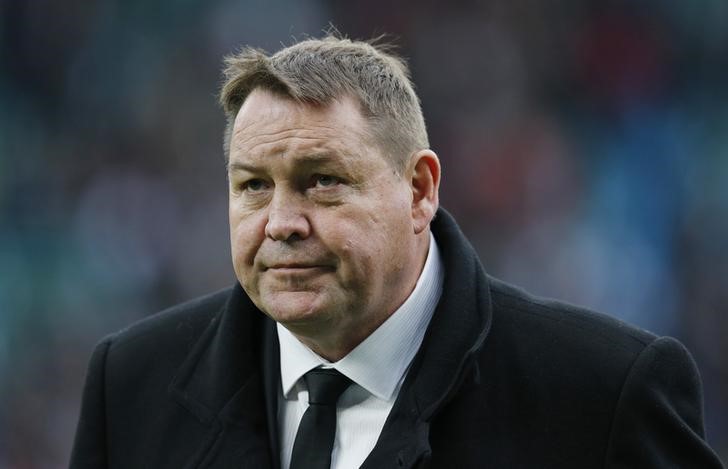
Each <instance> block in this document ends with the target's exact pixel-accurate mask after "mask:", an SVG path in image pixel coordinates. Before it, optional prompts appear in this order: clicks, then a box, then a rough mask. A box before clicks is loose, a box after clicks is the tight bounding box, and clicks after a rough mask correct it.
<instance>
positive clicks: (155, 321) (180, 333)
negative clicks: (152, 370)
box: [97, 287, 232, 368]
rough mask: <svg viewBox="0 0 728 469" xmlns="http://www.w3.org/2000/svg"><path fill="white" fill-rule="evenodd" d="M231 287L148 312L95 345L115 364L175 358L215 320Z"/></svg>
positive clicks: (151, 361)
mask: <svg viewBox="0 0 728 469" xmlns="http://www.w3.org/2000/svg"><path fill="white" fill-rule="evenodd" d="M231 291H232V288H231V287H230V288H225V289H223V290H220V291H217V292H214V293H210V294H207V295H204V296H200V297H198V298H194V299H192V300H189V301H186V302H184V303H180V304H178V305H175V306H172V307H170V308H167V309H165V310H163V311H160V312H158V313H156V314H152V315H151V316H149V317H147V318H144V319H142V320H140V321H137V322H135V323H133V324H131V325H129V326H127V327H125V328H124V329H122V330H120V331H118V332H115V333H113V334H110V335H108V336H106V337H105V338H104V339H102V341H101V343H100V344H99V346H97V349H103V350H104V353H105V354H106V356H107V359H108V360H111V361H114V362H116V364H117V365H124V364H127V363H128V364H132V365H134V366H135V367H136V368H140V365H142V364H144V363H148V364H152V363H159V362H164V361H174V362H177V361H179V360H180V359H181V358H183V357H184V356H186V355H187V353H189V351H190V350H191V349H192V347H193V346H194V345H195V343H197V341H198V340H199V338H200V336H201V335H202V334H203V332H204V331H205V330H206V329H207V328H208V327H209V326H210V325H211V324H212V323H214V322H215V321H216V320H217V318H218V316H219V314H218V313H219V312H220V311H221V310H222V309H223V307H224V306H225V303H226V302H227V300H228V298H229V297H230V294H231ZM122 368H123V366H122Z"/></svg>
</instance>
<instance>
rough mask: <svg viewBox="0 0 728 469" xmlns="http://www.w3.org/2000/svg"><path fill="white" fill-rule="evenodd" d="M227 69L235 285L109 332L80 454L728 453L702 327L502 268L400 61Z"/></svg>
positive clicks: (368, 57) (380, 458)
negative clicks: (581, 301)
mask: <svg viewBox="0 0 728 469" xmlns="http://www.w3.org/2000/svg"><path fill="white" fill-rule="evenodd" d="M225 77H226V82H225V84H224V86H223V89H222V94H221V102H222V104H223V107H224V109H225V112H226V114H227V116H228V128H227V130H226V139H225V141H226V145H225V147H226V153H227V157H228V176H229V215H230V238H231V246H232V257H233V259H232V260H233V265H234V268H235V273H236V276H237V280H238V283H237V284H236V285H235V286H234V287H232V288H230V289H227V290H223V291H221V292H218V293H215V294H212V295H209V296H206V297H203V298H200V299H197V300H194V301H192V302H189V303H186V304H183V305H179V306H176V307H174V308H171V309H169V310H167V311H165V312H162V313H160V314H157V315H154V316H152V317H150V318H148V319H146V320H144V321H141V322H140V323H138V324H135V325H133V326H131V327H129V328H127V329H125V330H123V331H121V332H119V333H116V334H113V335H111V336H109V337H107V338H106V339H105V340H103V341H102V342H101V343H100V344H99V345H98V347H97V349H96V351H95V352H94V355H93V357H92V360H91V364H90V368H89V373H88V377H87V383H86V388H85V391H84V398H83V407H82V412H81V417H80V421H79V427H78V432H77V435H76V441H75V446H74V450H73V455H72V461H71V466H72V467H74V468H82V467H123V468H137V467H153V468H165V467H170V468H183V467H190V468H192V467H231V468H232V467H235V468H244V467H249V468H265V467H282V468H294V469H295V468H319V467H334V468H352V467H360V466H361V467H366V468H390V467H432V468H441V467H465V468H471V467H472V468H479V467H494V468H504V467H507V468H521V467H523V468H525V467H528V468H531V467H534V468H551V467H554V468H557V467H558V468H565V467H574V468H591V467H595V468H596V467H599V468H603V467H639V468H662V467H685V468H688V467H689V468H717V467H721V463H720V462H719V461H718V459H717V457H716V456H715V455H714V453H713V452H712V451H711V449H710V448H709V447H708V446H707V444H706V442H705V441H704V436H703V418H702V398H701V385H700V380H699V376H698V372H697V370H696V368H695V364H694V362H693V361H692V359H691V358H690V356H689V354H688V352H687V351H686V350H685V349H684V348H683V347H682V345H680V344H679V343H678V342H677V341H675V340H673V339H670V338H658V337H655V336H653V335H651V334H650V333H647V332H645V331H641V330H638V329H635V328H633V327H630V326H627V325H625V324H623V323H620V322H618V321H616V320H614V319H611V318H609V317H606V316H602V315H599V314H597V313H592V312H589V311H585V310H582V309H579V308H576V307H573V306H570V305H566V304H563V303H559V302H556V301H549V300H543V299H539V298H534V297H532V296H529V295H528V294H526V293H524V292H523V291H521V290H519V289H517V288H515V287H513V286H510V285H507V284H505V283H503V282H500V281H498V280H496V279H494V278H491V277H489V276H487V275H486V274H485V272H484V271H483V269H482V267H481V265H480V262H479V261H478V259H477V257H476V255H475V253H474V251H473V249H472V247H471V246H470V245H469V244H468V242H467V241H466V240H465V238H464V237H463V235H462V233H461V232H460V231H459V229H458V227H457V225H456V224H455V222H454V221H453V219H452V218H451V217H450V215H449V214H448V213H447V212H445V211H443V210H442V209H438V187H439V182H440V164H439V161H438V158H437V156H436V155H435V153H433V152H432V151H431V150H429V149H428V147H429V144H428V141H427V134H426V131H425V125H424V121H423V118H422V112H421V110H420V106H419V101H418V98H417V96H416V95H415V93H414V91H413V89H412V85H411V83H410V81H409V78H408V70H407V68H406V66H405V64H404V63H403V62H402V61H400V60H399V59H397V58H395V57H394V56H392V55H390V54H388V53H386V52H385V51H383V50H381V49H378V48H377V47H374V46H372V45H370V44H366V43H361V42H351V41H349V40H346V39H338V38H334V37H327V38H325V39H322V40H306V41H303V42H301V43H298V44H296V45H293V46H291V47H287V48H285V49H283V50H281V51H279V52H278V53H276V54H275V55H273V56H270V57H269V56H267V55H265V54H264V53H262V52H259V51H256V50H252V49H246V50H244V51H242V52H240V53H239V54H237V55H235V56H233V57H231V58H229V59H228V60H227V68H226V71H225Z"/></svg>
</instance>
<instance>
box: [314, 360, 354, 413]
mask: <svg viewBox="0 0 728 469" xmlns="http://www.w3.org/2000/svg"><path fill="white" fill-rule="evenodd" d="M303 379H304V380H305V381H306V386H308V403H309V404H318V405H336V401H338V400H339V396H341V394H342V393H343V392H344V391H345V390H346V388H348V387H349V385H350V384H351V380H350V379H349V378H347V377H346V376H344V375H342V374H341V373H339V372H338V371H336V370H334V369H333V368H316V369H313V370H311V371H309V372H308V373H306V374H305V375H303Z"/></svg>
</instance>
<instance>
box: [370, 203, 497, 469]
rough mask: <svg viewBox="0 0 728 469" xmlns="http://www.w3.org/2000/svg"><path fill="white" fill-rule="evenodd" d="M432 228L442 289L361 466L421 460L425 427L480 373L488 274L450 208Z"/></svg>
mask: <svg viewBox="0 0 728 469" xmlns="http://www.w3.org/2000/svg"><path fill="white" fill-rule="evenodd" d="M432 231H433V233H434V235H435V239H437V242H438V244H439V245H440V248H441V251H442V259H443V262H444V268H445V279H444V284H443V293H442V296H441V298H440V301H439V303H438V305H437V308H436V309H435V314H434V315H433V318H432V321H431V322H430V326H429V327H428V330H427V334H426V335H425V339H424V341H423V343H422V346H421V347H420V350H419V352H418V353H417V355H416V356H415V358H414V360H413V363H412V366H411V368H410V371H409V372H408V374H407V378H406V379H405V382H404V384H403V386H402V389H401V391H400V394H399V397H398V398H397V401H396V403H395V405H394V408H393V409H392V411H391V413H390V415H389V417H388V418H387V422H386V424H385V426H384V429H383V430H382V434H381V435H380V437H379V440H378V441H377V445H376V446H375V448H374V450H372V453H371V454H370V455H369V457H368V458H367V460H366V461H365V462H364V465H363V466H362V467H363V468H372V469H373V468H378V467H391V466H394V465H396V466H399V467H415V466H419V465H424V464H423V462H424V461H426V460H427V459H429V455H430V453H431V449H430V445H429V427H430V422H431V421H432V419H433V417H435V416H436V415H437V413H438V412H439V411H440V410H441V409H442V408H443V406H444V405H445V404H446V403H447V402H448V400H449V399H451V398H452V397H453V396H454V395H455V393H456V392H457V391H458V389H459V388H460V385H461V384H462V383H463V381H464V380H465V379H466V378H467V377H468V376H471V375H473V376H474V377H475V379H479V378H478V376H479V370H478V369H477V366H478V364H477V361H476V360H475V355H476V353H477V352H478V351H479V350H480V349H481V348H482V346H483V343H484V342H485V339H486V337H487V336H488V333H489V331H490V326H491V321H492V306H491V297H490V286H489V282H488V277H487V275H486V274H485V271H484V270H483V267H482V265H481V264H480V260H479V259H478V256H477V254H476V253H475V250H474V249H473V247H472V246H471V245H470V243H469V242H468V241H467V239H466V238H465V236H464V235H463V234H462V232H461V231H460V228H458V226H457V224H456V223H455V220H453V218H452V216H451V215H450V214H449V213H447V212H446V211H445V210H443V209H440V210H438V213H437V217H436V218H435V220H433V222H432ZM393 458H396V461H395V460H394V459H393Z"/></svg>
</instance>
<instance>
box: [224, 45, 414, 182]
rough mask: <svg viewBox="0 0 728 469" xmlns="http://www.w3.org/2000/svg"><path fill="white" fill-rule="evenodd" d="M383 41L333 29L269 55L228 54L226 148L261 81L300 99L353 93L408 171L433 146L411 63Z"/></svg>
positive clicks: (373, 130)
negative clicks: (358, 38) (338, 33)
mask: <svg viewBox="0 0 728 469" xmlns="http://www.w3.org/2000/svg"><path fill="white" fill-rule="evenodd" d="M391 49H392V47H391V46H390V45H387V44H382V43H378V42H377V41H371V42H363V41H352V40H349V39H346V38H340V37H336V36H333V35H329V36H326V37H324V38H322V39H307V40H304V41H301V42H298V43H297V44H294V45H292V46H289V47H286V48H284V49H281V50H280V51H278V52H276V53H275V54H273V55H270V56H269V55H267V54H266V53H265V52H264V51H262V50H260V49H254V48H251V47H245V48H243V49H242V50H240V51H239V52H238V53H236V54H233V55H231V56H228V57H226V58H225V69H224V71H223V75H224V79H225V81H224V84H223V85H222V89H221V91H220V104H221V105H222V107H223V109H224V110H225V114H226V116H227V126H226V129H225V155H226V158H227V157H228V155H229V151H230V139H231V137H232V128H233V124H234V122H235V117H236V115H237V113H238V111H239V110H240V107H241V106H242V105H243V103H244V102H245V99H246V98H247V97H248V95H249V94H250V93H251V92H252V91H253V90H254V89H255V88H264V89H267V90H269V91H272V92H274V93H277V94H280V95H282V96H284V97H288V98H291V99H293V100H295V101H297V102H301V103H305V104H313V105H327V104H329V103H331V102H332V101H333V100H335V99H337V98H341V97H344V96H353V97H354V98H356V99H357V100H358V101H359V104H360V106H361V110H362V115H363V116H364V117H365V118H366V120H367V122H368V123H369V127H370V128H369V129H368V130H369V134H370V135H371V136H372V137H373V139H374V141H375V142H376V143H377V144H378V145H379V146H380V148H381V150H382V151H383V153H384V154H385V155H387V156H388V158H389V159H390V162H391V163H392V165H393V167H394V168H395V169H396V170H397V172H401V171H402V170H403V169H404V167H405V165H406V163H407V161H408V159H409V156H410V155H411V154H412V153H414V152H416V151H418V150H422V149H425V148H428V147H429V142H428V138H427V130H426V129H425V120H424V118H423V116H422V109H421V107H420V100H419V98H418V97H417V94H416V93H415V91H414V88H413V84H412V81H411V78H410V71H409V68H408V67H407V64H406V62H405V61H404V59H402V58H401V57H398V56H397V55H395V54H394V53H393V52H392V50H391Z"/></svg>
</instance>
